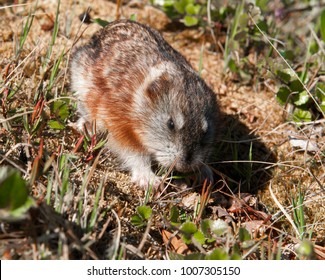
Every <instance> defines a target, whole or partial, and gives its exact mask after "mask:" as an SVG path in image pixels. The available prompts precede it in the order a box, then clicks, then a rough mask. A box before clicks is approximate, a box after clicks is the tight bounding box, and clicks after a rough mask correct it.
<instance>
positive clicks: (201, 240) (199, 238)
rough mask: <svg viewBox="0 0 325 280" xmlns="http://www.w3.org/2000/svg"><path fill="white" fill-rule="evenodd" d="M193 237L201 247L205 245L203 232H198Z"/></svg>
mask: <svg viewBox="0 0 325 280" xmlns="http://www.w3.org/2000/svg"><path fill="white" fill-rule="evenodd" d="M193 237H194V238H195V240H196V241H197V242H199V243H200V244H201V245H203V244H204V243H205V237H204V234H203V232H202V231H200V230H198V231H197V232H195V233H194V235H193Z"/></svg>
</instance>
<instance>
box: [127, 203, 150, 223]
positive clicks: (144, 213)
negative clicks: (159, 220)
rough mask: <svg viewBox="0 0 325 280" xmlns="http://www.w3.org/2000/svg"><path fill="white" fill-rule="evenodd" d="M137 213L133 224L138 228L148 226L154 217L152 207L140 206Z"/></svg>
mask: <svg viewBox="0 0 325 280" xmlns="http://www.w3.org/2000/svg"><path fill="white" fill-rule="evenodd" d="M136 211H137V213H136V214H135V215H133V216H132V218H131V223H132V224H133V225H134V226H136V227H144V226H146V224H147V222H148V220H149V219H150V217H151V215H152V209H151V207H149V206H146V205H142V206H138V207H137V209H136Z"/></svg>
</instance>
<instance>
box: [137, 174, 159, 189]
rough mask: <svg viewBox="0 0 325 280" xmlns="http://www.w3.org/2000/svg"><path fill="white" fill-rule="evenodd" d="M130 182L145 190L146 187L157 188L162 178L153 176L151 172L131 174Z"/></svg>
mask: <svg viewBox="0 0 325 280" xmlns="http://www.w3.org/2000/svg"><path fill="white" fill-rule="evenodd" d="M131 180H132V182H133V183H135V184H137V185H138V186H140V187H142V188H144V189H146V188H148V187H150V186H151V187H153V188H158V187H159V185H160V184H161V181H162V178H161V177H159V176H157V175H155V174H154V173H153V172H152V171H151V172H149V173H144V172H132V179H131Z"/></svg>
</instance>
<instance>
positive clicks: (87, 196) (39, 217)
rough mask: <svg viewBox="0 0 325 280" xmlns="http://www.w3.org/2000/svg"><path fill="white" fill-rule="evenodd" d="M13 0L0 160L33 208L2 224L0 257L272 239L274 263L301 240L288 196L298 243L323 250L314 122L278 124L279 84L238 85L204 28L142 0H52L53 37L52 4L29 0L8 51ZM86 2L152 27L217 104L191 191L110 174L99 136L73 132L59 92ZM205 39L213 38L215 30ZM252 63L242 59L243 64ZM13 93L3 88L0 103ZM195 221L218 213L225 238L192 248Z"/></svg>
mask: <svg viewBox="0 0 325 280" xmlns="http://www.w3.org/2000/svg"><path fill="white" fill-rule="evenodd" d="M3 2H5V4H6V5H8V3H7V2H6V1H0V3H3ZM18 2H19V3H21V4H23V5H19V6H15V7H11V8H9V7H8V8H3V9H0V15H1V19H0V23H1V28H0V35H1V36H0V37H1V38H2V39H1V40H2V41H1V44H0V53H1V60H0V72H1V76H2V77H1V80H0V81H1V88H0V92H1V99H2V111H1V110H0V117H1V124H0V133H1V137H0V165H1V166H13V167H14V168H15V169H17V170H19V171H20V172H21V174H22V177H23V178H24V179H25V180H27V181H28V182H29V184H30V185H29V187H30V189H29V191H30V195H31V196H32V197H33V198H34V199H35V201H36V205H37V206H36V207H34V208H32V209H30V210H29V212H28V215H27V216H26V217H25V218H24V219H21V220H19V221H15V222H12V221H10V222H8V221H3V222H2V223H1V231H0V237H1V238H0V244H1V247H0V252H1V254H2V256H3V258H9V259H16V258H18V259H32V258H34V259H41V258H45V259H46V258H49V259H58V258H60V259H71V258H72V259H105V258H113V259H114V258H120V259H169V258H171V257H172V256H174V257H175V256H176V255H175V254H176V253H177V254H180V255H182V256H185V255H190V254H191V253H198V252H199V253H201V254H202V255H208V253H209V252H211V251H213V250H214V249H215V248H223V249H224V250H225V252H226V253H227V254H228V256H229V257H230V256H232V255H234V254H235V253H236V254H237V255H240V256H241V257H243V258H247V259H263V258H275V256H276V254H277V252H278V249H279V248H280V249H281V258H296V257H297V254H298V253H297V251H295V249H296V248H297V247H299V245H300V244H301V239H302V238H300V237H301V236H299V232H297V231H298V229H297V228H298V225H297V223H295V219H294V214H293V213H294V208H295V205H294V204H293V202H292V200H297V199H298V197H299V195H298V194H299V192H300V191H302V192H303V194H304V198H303V204H302V205H303V209H304V211H303V215H304V220H305V227H304V228H303V231H304V233H307V234H305V235H304V236H305V239H308V240H309V241H310V242H311V244H312V246H313V248H314V249H313V250H314V253H315V255H314V256H313V257H317V258H324V256H325V250H324V245H325V239H324V236H325V226H324V223H325V219H324V218H325V207H324V203H325V192H324V165H323V160H324V159H323V157H322V152H321V151H322V148H323V147H322V145H323V144H322V143H324V133H323V132H322V131H323V124H324V122H323V121H322V120H321V121H319V122H317V123H314V124H313V125H308V124H306V125H304V126H303V127H302V126H297V124H295V123H293V122H290V121H287V116H288V108H286V107H283V106H282V105H280V104H279V103H278V101H277V100H276V98H275V92H276V91H277V87H278V85H277V83H276V82H275V81H274V80H273V79H272V78H270V79H268V80H263V81H260V80H259V79H258V78H256V79H255V80H254V79H253V81H250V82H249V83H244V82H242V81H241V80H238V79H237V78H236V75H234V74H233V73H231V72H230V71H229V70H227V69H224V68H225V67H224V59H223V57H224V56H223V53H222V49H221V48H218V47H216V46H214V45H213V44H214V43H213V40H212V39H211V36H210V35H209V32H207V31H206V30H204V28H185V27H184V26H182V25H180V26H178V25H175V24H173V23H172V22H171V20H170V19H169V18H168V17H167V16H166V15H165V14H164V13H163V12H162V11H160V10H158V9H157V8H154V7H152V6H151V5H149V4H146V3H145V2H146V1H131V2H129V3H126V4H123V5H122V6H121V7H120V9H118V8H117V6H116V4H115V3H114V1H105V0H98V1H61V5H60V7H59V17H58V22H59V24H58V33H57V36H56V37H55V41H54V40H53V32H54V30H55V18H56V15H57V10H56V9H57V1H38V6H37V8H36V10H35V17H34V19H33V22H32V24H31V29H30V30H29V32H28V36H27V37H26V41H25V42H24V43H23V47H22V48H19V44H20V43H21V42H22V41H21V38H22V35H21V34H22V30H23V28H24V26H25V23H26V20H28V15H29V11H30V10H31V9H32V10H33V9H34V4H33V3H28V2H27V3H26V5H25V4H24V3H25V2H24V1H15V4H17V3H18ZM88 7H91V10H90V11H89V15H90V17H91V18H92V19H96V18H100V19H105V20H108V21H111V20H114V19H116V17H117V16H119V17H121V18H130V17H131V15H133V14H135V15H136V19H137V20H138V21H140V22H142V23H146V24H149V25H150V26H152V27H153V28H156V29H157V30H159V31H160V32H161V33H162V34H163V36H164V37H165V39H166V40H167V41H168V42H169V43H170V44H171V45H172V46H173V47H174V48H175V49H177V50H178V51H180V52H181V53H182V54H183V55H184V56H185V57H186V58H187V60H188V61H189V62H190V63H191V64H192V66H193V68H194V69H196V70H199V65H200V61H201V62H202V63H203V64H202V72H201V75H202V77H203V79H204V80H205V81H206V82H207V84H209V85H210V86H211V87H212V88H213V89H214V91H215V92H216V94H217V96H218V100H219V103H220V107H221V110H222V112H223V117H222V118H221V119H220V122H221V123H222V124H223V129H222V132H221V140H220V142H219V144H218V149H217V150H218V151H217V153H216V155H217V156H216V159H215V162H213V164H212V167H213V169H214V171H215V173H216V178H217V179H216V183H215V185H213V186H206V185H204V184H203V186H202V184H201V183H197V182H196V181H195V178H194V179H193V178H190V179H188V178H187V179H183V181H182V184H176V185H169V186H168V187H166V188H162V189H159V190H157V191H154V192H152V193H148V191H146V190H144V189H142V188H139V187H138V186H136V185H134V184H132V183H131V182H130V176H129V174H128V173H127V172H125V171H123V170H120V168H119V164H118V162H117V161H116V159H114V155H112V154H110V152H109V143H108V144H107V146H106V147H104V148H100V149H96V148H95V146H96V144H97V143H99V141H100V140H99V139H98V138H97V139H96V140H95V139H93V143H91V140H89V141H85V140H84V139H82V138H81V137H82V136H81V133H80V132H79V131H77V130H76V129H75V127H74V122H75V121H76V120H77V115H76V114H77V113H76V105H75V103H76V100H75V97H74V96H73V94H72V92H71V91H70V89H69V75H68V73H69V70H68V69H69V68H68V67H69V58H70V54H71V50H72V49H73V47H74V45H82V44H83V43H85V42H87V41H88V40H89V38H90V37H91V35H92V34H93V33H94V32H95V31H96V30H99V29H100V28H102V27H101V26H100V25H98V24H95V23H91V24H88V25H87V24H82V23H81V21H80V15H82V14H83V13H85V12H86V11H87V9H88ZM217 35H219V36H220V37H217V40H219V41H220V42H224V35H222V34H221V33H220V34H217ZM60 59H61V61H60V63H59V64H57V62H58V61H59V60H60ZM258 59H260V57H258V56H257V55H256V56H254V55H251V56H249V60H250V61H251V64H252V65H255V64H256V61H257V60H258ZM56 65H58V68H57V71H56V72H54V70H53V69H55V67H56ZM256 76H257V77H258V73H257V74H256ZM12 90H14V92H15V95H13V96H12V97H10V98H9V97H8V92H9V93H10V92H11V91H12ZM58 100H61V101H63V102H65V103H64V104H67V106H68V113H67V116H65V117H62V116H58V114H59V113H57V112H56V111H55V108H53V106H54V105H53V104H57V105H58V106H61V105H62V104H61V103H57V101H58ZM62 106H63V105H62ZM51 121H58V122H59V123H60V122H62V123H63V125H64V128H63V129H62V128H61V129H57V127H55V126H54V124H55V123H53V122H52V123H51ZM51 124H52V125H51ZM296 138H297V139H301V140H302V141H303V143H306V142H308V141H309V140H310V141H311V143H316V144H317V147H318V148H317V149H316V150H312V151H311V150H308V149H303V148H302V147H301V146H298V147H297V146H295V145H293V143H294V142H293V141H292V139H296ZM311 139H312V140H311ZM313 139H316V140H313ZM79 140H80V141H79ZM80 143H81V144H80ZM316 144H315V145H316ZM204 200H205V201H204ZM140 205H147V206H148V207H149V208H150V209H151V210H152V213H153V214H152V216H151V217H150V218H149V219H145V220H146V221H145V222H144V223H143V227H141V226H136V225H135V223H134V222H132V221H131V220H132V217H134V215H135V214H136V213H137V209H138V208H137V207H138V206H140ZM200 205H203V207H201V208H200ZM176 208H177V210H175V209H176ZM296 209H299V205H298V206H297V205H296ZM138 212H139V210H138ZM176 212H177V213H178V212H179V213H180V214H182V215H184V216H185V217H186V218H185V219H183V220H182V218H178V222H179V224H177V223H176V224H175V223H173V222H174V221H173V220H172V218H171V216H172V213H176ZM140 216H141V215H140ZM207 219H209V220H211V221H217V220H222V221H225V222H226V224H227V225H228V228H227V230H226V231H227V233H228V235H226V237H225V236H224V235H222V236H217V237H215V240H214V241H213V242H211V243H204V244H203V245H202V244H197V242H195V241H193V238H192V242H186V241H184V238H183V239H182V238H181V236H183V237H184V231H185V229H184V228H182V226H181V224H182V225H184V223H185V221H186V220H187V221H190V222H193V223H194V224H196V225H197V226H200V225H202V223H201V222H202V221H203V220H207ZM241 227H245V228H246V229H247V230H248V232H249V233H250V240H251V241H252V242H253V244H258V245H259V246H260V247H259V248H260V249H258V250H257V251H254V250H250V249H251V248H252V244H250V245H247V244H246V245H245V244H244V241H245V240H243V239H241V238H240V237H238V236H239V231H240V230H239V228H241ZM202 231H203V230H202ZM185 232H186V231H185ZM182 234H183V235H182ZM226 240H227V242H226ZM235 244H237V245H238V246H239V247H240V249H238V250H237V251H238V252H237V251H236V249H234V248H235ZM245 246H247V247H245ZM261 248H264V251H263V249H261ZM170 253H172V254H170ZM173 254H174V255H173ZM177 256H178V257H179V255H177Z"/></svg>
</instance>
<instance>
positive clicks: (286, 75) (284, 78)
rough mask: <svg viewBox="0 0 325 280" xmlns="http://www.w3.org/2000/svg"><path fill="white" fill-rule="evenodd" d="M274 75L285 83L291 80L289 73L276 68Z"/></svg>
mask: <svg viewBox="0 0 325 280" xmlns="http://www.w3.org/2000/svg"><path fill="white" fill-rule="evenodd" d="M276 75H277V76H278V77H279V78H280V79H281V80H282V81H283V82H285V83H289V82H290V80H291V75H290V74H289V73H288V72H287V71H282V70H278V71H276Z"/></svg>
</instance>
